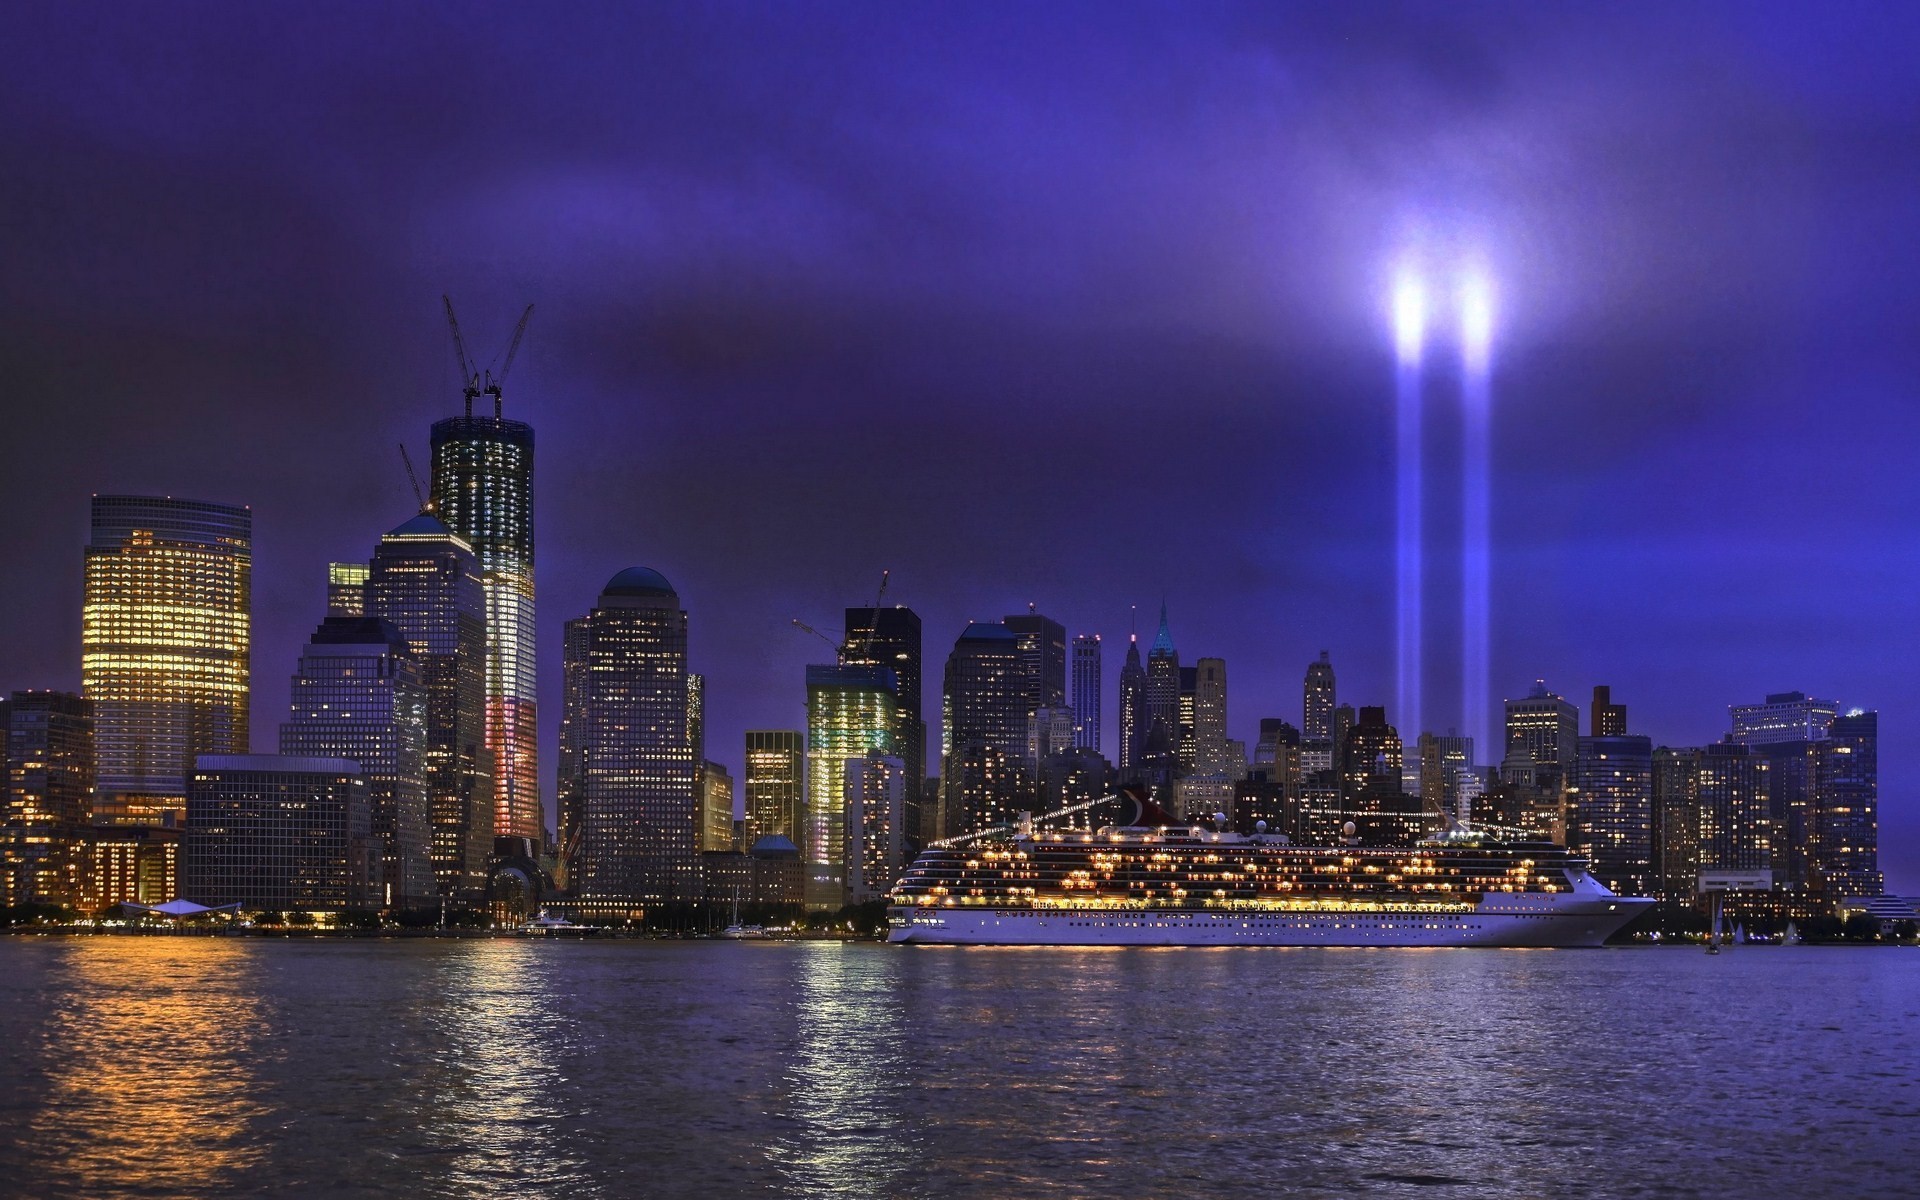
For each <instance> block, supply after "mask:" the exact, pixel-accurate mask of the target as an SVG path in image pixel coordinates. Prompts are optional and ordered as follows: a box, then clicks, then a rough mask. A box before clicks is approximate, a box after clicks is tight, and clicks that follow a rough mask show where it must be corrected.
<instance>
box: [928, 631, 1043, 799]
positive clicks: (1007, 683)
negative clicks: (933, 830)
mask: <svg viewBox="0 0 1920 1200" xmlns="http://www.w3.org/2000/svg"><path fill="white" fill-rule="evenodd" d="M1029 684H1030V676H1029V674H1028V659H1027V656H1026V655H1025V654H1024V653H1023V652H1022V651H1021V649H1020V643H1019V639H1018V638H1017V637H1016V636H1015V635H1014V632H1013V631H1012V630H1011V629H1008V628H1007V627H1006V626H1005V625H1003V624H1001V623H999V622H991V623H989V622H984V621H976V622H974V623H972V624H970V625H968V626H967V627H966V629H965V630H963V631H962V632H961V634H960V637H959V638H958V639H957V640H956V641H955V642H954V645H953V652H952V653H951V654H949V655H948V656H947V667H946V676H945V683H944V687H943V689H942V699H941V703H942V710H943V711H942V714H941V715H942V718H943V720H942V722H941V757H942V759H943V762H944V766H943V767H942V781H943V784H944V786H945V788H946V803H945V807H946V825H947V828H946V830H945V833H946V834H947V835H948V836H952V835H954V834H961V833H972V832H974V831H976V830H980V829H985V828H987V827H989V826H992V825H996V824H999V823H1001V822H1006V821H1011V820H1012V819H1013V818H1014V816H1015V815H1016V814H1017V813H1018V812H1019V811H1020V810H1021V809H1022V808H1023V807H1024V806H1025V804H1026V803H1027V793H1028V791H1029V781H1028V779H1027V777H1026V771H1025V767H1024V764H1025V761H1026V750H1027V714H1028V713H1029V712H1031V711H1032V709H1031V708H1030V707H1029V705H1028V703H1027V699H1028V696H1029V695H1030V688H1029Z"/></svg>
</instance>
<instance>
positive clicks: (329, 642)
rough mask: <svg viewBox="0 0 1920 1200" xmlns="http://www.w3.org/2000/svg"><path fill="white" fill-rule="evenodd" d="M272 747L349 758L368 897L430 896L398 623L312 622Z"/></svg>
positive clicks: (416, 674) (417, 693)
mask: <svg viewBox="0 0 1920 1200" xmlns="http://www.w3.org/2000/svg"><path fill="white" fill-rule="evenodd" d="M280 753H281V754H282V755H285V756H289V757H294V758H327V759H336V758H337V759H346V760H348V761H351V762H354V763H357V764H358V771H357V772H356V773H357V774H358V775H359V776H360V777H361V778H362V779H364V780H365V781H366V787H367V800H368V804H369V812H370V819H371V822H372V825H371V828H372V832H373V837H374V841H375V843H376V846H377V855H378V865H377V869H376V872H377V873H376V884H377V887H378V895H377V897H376V899H377V900H378V902H379V903H381V904H391V905H397V906H400V907H414V906H424V905H427V904H430V903H432V902H434V900H435V899H436V897H437V895H438V888H437V887H436V886H435V882H434V875H433V860H432V857H431V848H432V844H433V809H432V804H431V801H430V799H429V793H428V786H427V766H426V764H427V687H426V684H425V682H424V681H423V680H422V678H421V674H420V664H419V663H418V662H417V661H416V660H415V659H414V657H413V651H412V649H411V647H409V646H408V644H407V639H406V638H405V637H404V636H403V635H402V634H401V633H400V631H399V630H398V629H395V628H394V627H393V626H392V625H391V624H390V623H388V622H386V621H383V620H381V619H380V618H378V617H328V618H327V619H326V620H325V621H323V622H321V623H320V627H319V628H318V629H316V630H315V631H314V633H313V636H312V638H310V639H309V640H308V642H307V645H306V648H305V649H304V650H302V651H301V653H300V665H299V669H298V670H297V671H296V672H295V673H294V677H293V702H292V711H291V713H290V714H289V716H288V718H287V721H286V723H285V724H283V725H281V726H280Z"/></svg>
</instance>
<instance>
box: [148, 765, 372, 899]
mask: <svg viewBox="0 0 1920 1200" xmlns="http://www.w3.org/2000/svg"><path fill="white" fill-rule="evenodd" d="M371 829H372V826H371V815H370V808H369V804H368V800H367V782H366V780H365V779H364V778H363V777H362V776H361V775H360V768H359V764H357V763H355V762H352V761H350V760H348V759H344V758H305V757H298V758H296V757H288V756H286V755H279V754H236V755H221V754H209V755H203V756H202V757H201V758H200V760H199V764H198V766H197V767H196V768H195V770H194V773H193V785H192V789H191V792H190V795H189V799H188V802H187V830H186V839H185V850H184V852H183V853H182V855H181V862H180V893H181V895H182V896H183V897H186V898H189V899H192V900H195V901H198V902H199V903H202V904H239V905H241V906H242V907H245V908H250V909H267V910H271V911H274V912H288V911H293V912H307V911H315V912H337V911H339V910H340V909H343V908H361V907H365V906H369V905H373V904H377V903H379V902H380V896H379V893H378V892H377V890H376V889H375V887H374V885H373V875H374V873H375V871H376V870H377V869H378V868H377V867H376V866H375V863H376V862H377V860H378V858H379V845H378V839H376V838H374V837H373V835H372V832H371Z"/></svg>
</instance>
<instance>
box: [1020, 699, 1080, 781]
mask: <svg viewBox="0 0 1920 1200" xmlns="http://www.w3.org/2000/svg"><path fill="white" fill-rule="evenodd" d="M1073 744H1074V743H1073V710H1072V709H1070V708H1067V707H1065V706H1064V705H1049V706H1047V707H1044V708H1036V709H1034V710H1033V713H1032V714H1031V715H1030V716H1028V717H1027V758H1026V767H1027V770H1028V771H1029V772H1032V773H1036V774H1037V773H1038V771H1039V770H1040V764H1041V763H1042V762H1044V761H1046V760H1047V759H1048V758H1050V757H1052V756H1053V755H1055V754H1058V753H1060V752H1061V751H1062V750H1066V749H1068V748H1069V747H1071V746H1072V745H1073Z"/></svg>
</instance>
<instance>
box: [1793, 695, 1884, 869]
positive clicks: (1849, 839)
mask: <svg viewBox="0 0 1920 1200" xmlns="http://www.w3.org/2000/svg"><path fill="white" fill-rule="evenodd" d="M1828 731H1829V732H1828V736H1827V738H1826V740H1825V741H1823V742H1821V743H1819V745H1820V755H1819V760H1818V766H1817V769H1816V776H1815V788H1816V791H1815V795H1816V797H1817V801H1816V806H1815V810H1814V827H1813V848H1812V853H1811V854H1810V855H1809V857H1810V859H1811V860H1812V870H1811V874H1812V876H1813V880H1814V883H1815V884H1816V886H1817V887H1818V888H1819V890H1820V891H1821V892H1823V893H1824V894H1825V895H1826V896H1827V897H1828V898H1829V899H1838V898H1843V897H1851V896H1878V895H1880V894H1881V892H1882V890H1883V886H1882V885H1883V880H1882V877H1881V874H1880V763H1879V742H1880V717H1879V714H1878V713H1872V712H1862V711H1859V710H1855V711H1852V712H1848V713H1843V714H1842V715H1840V716H1837V717H1835V718H1834V719H1833V721H1832V723H1831V724H1830V725H1829V726H1828Z"/></svg>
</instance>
